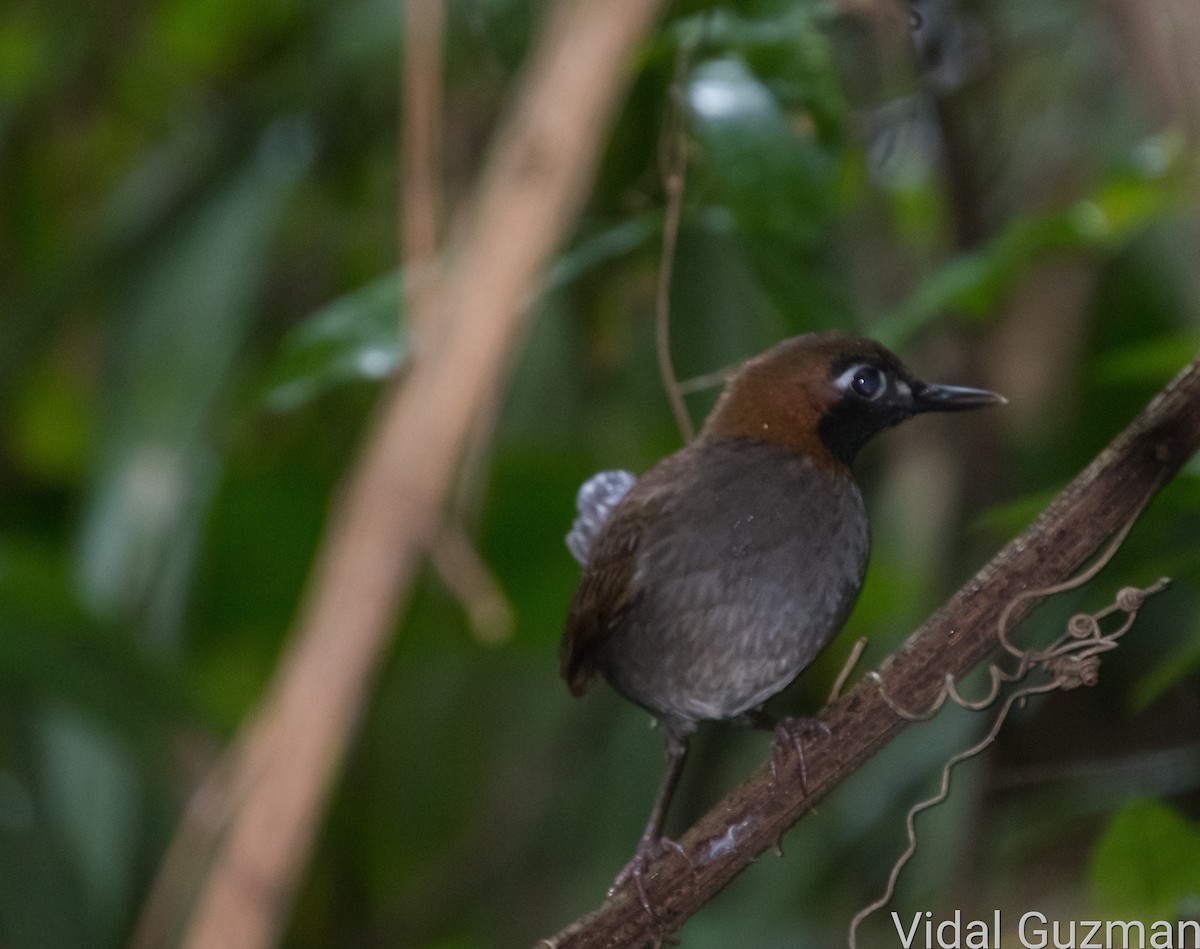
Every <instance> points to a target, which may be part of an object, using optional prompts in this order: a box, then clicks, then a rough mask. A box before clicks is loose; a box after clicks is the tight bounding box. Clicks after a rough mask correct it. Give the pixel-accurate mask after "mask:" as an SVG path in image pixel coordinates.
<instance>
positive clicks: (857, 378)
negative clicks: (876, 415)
mask: <svg viewBox="0 0 1200 949" xmlns="http://www.w3.org/2000/svg"><path fill="white" fill-rule="evenodd" d="M850 388H851V389H853V390H854V393H855V395H859V396H861V397H862V398H864V399H867V400H873V399H878V398H879V397H880V396H881V395H883V390H884V389H886V388H887V377H886V376H885V375H884V374H883V371H882V370H880V369H877V368H875V367H874V366H856V367H855V368H854V374H853V375H852V376H851V377H850Z"/></svg>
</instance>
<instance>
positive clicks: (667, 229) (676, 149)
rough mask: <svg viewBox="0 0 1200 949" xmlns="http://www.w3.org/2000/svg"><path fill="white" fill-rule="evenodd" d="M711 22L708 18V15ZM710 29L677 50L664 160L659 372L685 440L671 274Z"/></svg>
mask: <svg viewBox="0 0 1200 949" xmlns="http://www.w3.org/2000/svg"><path fill="white" fill-rule="evenodd" d="M705 22H706V24H707V20H706V21H705ZM704 33H705V31H704V30H701V31H700V32H699V33H697V35H696V37H695V39H694V40H693V41H692V42H691V43H689V44H687V45H686V46H680V47H679V49H678V50H677V51H676V53H675V72H674V75H673V77H672V79H671V95H670V103H669V105H668V108H667V117H666V121H665V122H664V123H663V132H662V137H661V140H660V149H659V160H660V164H661V166H662V168H661V174H662V181H663V190H665V191H666V194H667V207H666V213H665V214H664V216H663V236H662V256H661V259H660V261H659V265H658V283H657V285H656V287H655V293H654V348H655V352H656V354H657V356H658V374H659V376H660V377H661V379H662V386H663V391H664V392H665V393H666V395H667V401H668V402H669V403H670V404H671V411H672V412H673V413H674V415H675V421H676V423H677V424H678V425H679V432H680V434H681V435H682V436H683V440H684V441H685V442H690V441H691V440H692V438H693V437H694V436H695V434H696V428H695V426H694V425H693V423H692V417H691V415H690V414H688V409H687V403H686V402H685V401H684V399H683V390H682V389H681V388H680V385H679V379H678V378H677V377H676V375H675V363H674V360H673V359H672V357H671V276H672V274H673V273H674V270H675V250H676V246H677V245H678V243H679V225H680V222H681V220H682V218H683V194H684V189H685V187H686V183H687V163H688V156H687V132H686V129H685V127H684V109H685V108H686V102H685V91H684V83H685V81H686V79H687V70H688V65H689V63H690V62H691V58H692V54H693V53H694V52H695V49H696V47H697V46H698V45H699V44H700V41H701V39H702V38H703V36H704Z"/></svg>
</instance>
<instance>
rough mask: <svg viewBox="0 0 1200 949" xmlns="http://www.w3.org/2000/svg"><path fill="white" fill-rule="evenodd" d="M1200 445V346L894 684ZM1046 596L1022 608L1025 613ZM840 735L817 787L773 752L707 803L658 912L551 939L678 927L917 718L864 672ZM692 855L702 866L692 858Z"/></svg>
mask: <svg viewBox="0 0 1200 949" xmlns="http://www.w3.org/2000/svg"><path fill="white" fill-rule="evenodd" d="M1198 448H1200V357H1197V358H1196V359H1195V360H1194V361H1193V362H1192V363H1191V364H1189V365H1188V366H1187V367H1186V368H1185V369H1184V370H1183V371H1182V372H1181V373H1180V374H1179V375H1178V376H1176V378H1175V379H1174V380H1173V381H1172V382H1171V383H1170V384H1169V385H1168V386H1167V387H1166V388H1165V389H1164V390H1163V391H1162V392H1160V393H1159V394H1158V395H1157V396H1156V397H1155V398H1154V399H1153V400H1152V401H1151V402H1150V404H1149V405H1147V406H1146V408H1145V409H1144V410H1143V411H1142V413H1141V414H1140V415H1139V416H1138V417H1137V418H1136V419H1134V421H1133V422H1132V423H1131V424H1130V425H1129V427H1128V428H1126V429H1125V431H1124V432H1122V433H1121V434H1120V435H1118V436H1117V437H1116V438H1115V439H1114V440H1113V441H1112V442H1111V443H1110V444H1109V446H1108V447H1107V448H1105V449H1104V451H1102V452H1101V453H1100V455H1099V456H1098V457H1097V458H1096V460H1095V461H1093V462H1092V463H1091V464H1090V465H1089V466H1088V467H1087V468H1086V469H1084V471H1083V472H1082V473H1080V474H1079V475H1078V476H1077V477H1076V478H1075V480H1074V481H1072V482H1071V483H1070V484H1069V485H1067V487H1066V488H1064V489H1063V491H1062V492H1061V493H1060V494H1059V495H1058V497H1056V498H1055V499H1054V501H1053V502H1051V504H1050V506H1049V507H1047V508H1046V510H1045V511H1043V512H1042V515H1041V516H1040V517H1039V518H1038V519H1037V521H1035V522H1034V523H1033V524H1032V525H1031V526H1030V527H1029V528H1027V529H1026V530H1025V532H1024V533H1022V534H1021V535H1019V536H1018V537H1017V538H1016V539H1014V540H1013V541H1011V542H1010V543H1009V544H1008V546H1006V547H1005V548H1004V549H1003V550H1001V551H1000V552H999V553H998V554H997V555H996V556H995V557H994V558H992V561H991V562H990V563H989V564H987V566H985V567H984V568H983V569H982V570H980V571H979V573H977V574H976V575H975V577H974V578H973V579H972V580H971V581H970V582H968V583H967V584H966V586H964V587H963V588H962V589H961V590H959V591H958V592H957V593H956V594H955V595H954V596H953V597H951V599H950V600H949V601H948V602H947V603H946V604H945V606H943V607H942V608H941V609H940V610H938V612H937V613H935V614H934V615H933V616H932V617H930V618H929V620H928V621H927V622H926V623H925V624H924V625H923V626H922V627H921V628H920V629H918V630H917V631H916V632H915V633H913V635H912V636H911V637H909V639H908V640H907V641H906V642H905V643H904V644H903V645H902V646H901V647H900V648H899V649H898V650H897V651H896V652H895V653H893V654H892V655H891V656H890V657H888V659H887V660H885V661H884V663H883V665H882V666H881V667H880V669H879V675H880V677H881V679H882V681H883V684H884V687H885V688H886V691H887V693H888V695H890V696H892V697H893V698H895V699H897V700H899V701H901V702H902V703H903V704H904V705H905V706H906V707H908V708H918V709H919V708H926V707H928V706H929V705H930V703H931V702H932V701H933V700H934V699H935V698H936V697H937V695H938V693H939V692H940V691H941V689H942V687H943V684H944V682H945V678H946V675H947V674H950V675H952V676H954V677H955V678H957V677H959V676H962V675H963V674H965V673H966V672H968V671H969V670H970V669H972V668H973V667H974V666H975V665H976V664H977V663H979V662H980V661H981V660H982V659H983V658H984V657H986V656H987V655H988V654H990V653H991V652H992V651H993V650H994V649H995V648H996V646H997V639H996V631H997V627H998V621H999V619H1000V616H1001V614H1002V613H1003V612H1004V610H1005V609H1006V607H1008V606H1009V605H1010V604H1011V603H1012V601H1013V600H1014V598H1016V597H1018V595H1019V594H1021V593H1022V592H1024V591H1028V590H1033V589H1040V588H1043V587H1047V586H1050V585H1052V584H1055V583H1057V582H1060V581H1062V580H1063V579H1065V578H1066V577H1067V576H1069V575H1070V574H1071V573H1072V572H1073V571H1074V570H1075V569H1076V568H1077V567H1078V566H1079V565H1080V564H1081V563H1082V562H1083V561H1085V560H1086V559H1087V558H1088V557H1089V556H1091V555H1092V554H1093V553H1095V552H1096V551H1097V550H1098V549H1099V547H1100V546H1101V544H1103V543H1104V541H1105V540H1106V539H1107V538H1108V537H1110V536H1111V535H1112V534H1113V533H1114V532H1115V531H1116V530H1118V529H1119V528H1120V527H1121V526H1122V525H1123V524H1124V523H1125V522H1127V521H1128V520H1129V519H1131V518H1132V517H1134V516H1136V514H1137V513H1138V511H1139V510H1140V509H1141V507H1142V506H1143V505H1144V504H1145V503H1146V502H1147V501H1148V500H1149V499H1150V498H1151V497H1153V496H1154V495H1155V494H1156V493H1157V492H1158V490H1159V489H1160V488H1161V487H1162V486H1163V485H1164V484H1166V483H1167V482H1168V481H1169V480H1170V479H1171V478H1172V477H1174V476H1175V475H1176V474H1177V473H1178V472H1179V470H1180V468H1182V467H1183V465H1184V464H1185V463H1186V462H1187V460H1188V459H1189V458H1190V457H1191V456H1192V455H1193V454H1194V453H1195V452H1196V450H1197V449H1198ZM1035 603H1036V600H1035V599H1033V598H1026V599H1024V600H1022V601H1020V602H1018V603H1017V604H1016V605H1015V606H1014V607H1013V608H1012V610H1011V613H1010V617H1009V619H1010V620H1011V621H1012V622H1016V621H1017V620H1019V619H1020V618H1021V617H1022V616H1024V615H1025V614H1027V613H1028V612H1029V611H1030V610H1031V609H1032V608H1033V606H1034V605H1035ZM821 718H822V720H823V721H824V722H825V723H826V724H827V725H828V726H829V732H828V734H827V735H821V734H818V735H816V736H815V737H814V738H813V740H812V742H811V744H809V745H806V747H805V757H806V763H807V765H808V793H807V795H806V794H805V793H804V792H803V791H801V789H800V788H799V786H798V785H796V784H786V785H777V784H776V783H775V781H774V780H773V779H772V777H771V769H770V767H769V766H768V765H767V764H764V765H761V766H759V768H758V769H757V770H756V771H755V772H754V773H753V774H752V775H751V776H750V778H749V780H748V781H747V782H746V783H745V784H743V785H742V786H741V787H740V788H738V789H737V790H735V791H733V792H732V793H731V794H729V795H728V796H727V797H726V798H725V799H724V800H723V801H721V802H720V803H719V804H717V805H716V806H715V807H714V808H713V809H712V810H710V811H709V812H708V814H706V815H705V816H704V817H702V818H701V819H700V820H699V821H698V822H697V823H696V825H695V826H694V827H692V829H691V830H689V831H688V832H687V834H685V835H684V836H683V838H682V839H681V840H680V843H681V844H682V845H683V847H684V848H685V850H686V853H687V856H688V860H687V861H685V860H684V859H683V858H682V857H680V856H678V855H676V854H674V853H669V854H668V855H667V856H666V857H664V858H663V859H662V860H660V861H659V862H658V863H656V864H655V865H654V867H653V869H652V870H651V872H650V873H649V874H647V877H646V889H647V892H648V895H649V898H650V901H651V903H652V905H653V906H654V908H655V912H656V914H657V920H652V919H650V918H649V917H648V916H647V914H646V913H645V911H644V910H643V909H642V907H641V905H640V903H639V901H638V898H637V896H636V895H635V894H633V893H631V892H630V889H631V888H629V887H626V888H625V889H624V890H622V891H621V892H619V893H617V894H616V896H615V897H614V898H613V899H611V900H609V901H608V902H606V903H605V904H604V905H602V906H601V907H600V908H599V909H597V910H594V911H593V912H591V913H589V914H587V915H586V916H584V917H582V918H580V919H579V920H577V921H576V922H574V923H572V924H571V925H570V926H568V927H567V928H566V929H564V930H562V931H561V932H560V933H558V934H557V935H555V936H553V937H550V938H548V939H545V940H543V941H542V942H541V943H539V945H540V946H550V947H553V949H584V947H601V946H603V947H606V949H611V947H615V946H638V945H642V944H644V943H647V942H651V941H654V940H658V939H661V938H662V936H663V935H665V934H667V933H670V932H674V931H675V930H677V929H678V928H679V927H680V926H681V925H682V924H683V923H684V922H685V921H686V920H687V919H688V918H689V917H690V916H692V915H693V914H695V913H696V911H697V910H699V909H700V907H702V906H703V905H704V904H705V903H707V902H708V901H709V900H710V899H712V898H713V896H715V895H716V894H717V893H718V892H719V891H720V890H721V889H722V888H723V887H724V886H725V884H727V883H728V882H729V881H730V880H732V879H733V878H734V877H735V876H737V875H738V874H739V873H741V872H742V871H743V870H744V869H746V867H747V866H748V865H749V864H750V863H751V862H752V861H753V860H754V859H755V858H756V857H757V856H758V855H759V854H761V853H762V852H763V851H765V850H766V849H767V848H768V847H771V846H772V845H773V844H775V842H776V841H778V840H779V839H780V837H781V836H782V835H783V834H784V833H785V832H786V831H787V829H788V828H789V827H791V826H792V825H793V824H794V823H795V822H796V821H797V820H799V819H800V817H802V816H803V815H804V814H805V813H807V812H808V811H809V810H810V809H811V808H812V807H813V805H814V804H816V803H817V802H818V801H819V800H820V799H821V798H822V797H823V796H824V795H825V794H827V793H828V792H829V791H831V790H833V788H835V787H836V786H837V785H839V784H840V783H841V782H843V781H844V780H845V779H846V778H847V777H849V775H850V774H851V773H852V772H854V771H855V770H856V769H857V768H859V767H860V766H861V765H862V764H863V763H864V762H866V761H867V760H868V759H869V758H870V757H871V756H872V755H874V754H875V753H876V752H877V751H879V750H880V749H881V748H882V747H883V746H884V745H885V744H887V743H888V742H889V741H891V740H892V739H893V738H895V737H896V736H897V735H898V734H899V733H900V732H901V730H903V728H904V727H905V725H906V724H907V722H905V721H904V720H903V719H901V718H899V717H898V716H897V715H896V714H895V712H893V711H892V710H891V708H890V707H889V705H888V703H887V701H885V699H884V697H883V695H882V694H881V693H880V688H879V685H878V684H877V683H876V682H874V681H872V680H870V679H864V680H863V681H862V682H860V683H859V685H858V686H857V687H856V688H854V689H853V690H852V691H851V692H850V693H849V694H848V695H846V696H845V697H843V698H842V699H840V700H838V701H837V702H836V703H834V704H833V705H830V706H829V707H828V708H826V709H825V711H824V712H823V714H822V716H821ZM688 861H690V862H691V864H692V866H691V867H689V865H688Z"/></svg>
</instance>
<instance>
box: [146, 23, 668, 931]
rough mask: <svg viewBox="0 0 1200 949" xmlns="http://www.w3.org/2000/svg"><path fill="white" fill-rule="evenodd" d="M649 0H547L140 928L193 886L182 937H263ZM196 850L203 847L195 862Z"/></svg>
mask: <svg viewBox="0 0 1200 949" xmlns="http://www.w3.org/2000/svg"><path fill="white" fill-rule="evenodd" d="M661 5H662V0H607V2H605V3H594V2H591V0H559V2H557V3H555V4H553V5H552V7H551V9H550V11H549V12H550V16H549V18H548V20H547V25H546V28H545V32H544V35H543V37H542V38H541V41H540V42H539V43H538V44H537V45H536V47H535V50H534V53H533V54H532V55H531V57H530V62H529V64H528V66H527V67H526V69H525V71H524V74H523V77H522V79H521V81H520V83H519V86H518V87H517V88H516V89H515V90H514V93H515V94H514V97H513V98H512V100H511V108H510V112H509V114H508V116H507V118H506V121H505V122H504V124H503V125H502V126H501V127H500V129H499V131H498V133H497V136H496V141H495V144H494V147H493V148H492V151H491V156H490V158H489V161H488V164H487V166H486V169H485V173H484V175H483V177H482V179H481V181H480V183H479V186H478V188H477V189H476V193H475V195H474V200H473V201H472V202H471V203H470V205H468V206H467V207H466V209H465V213H464V214H463V216H462V218H461V220H459V221H458V222H457V224H458V226H457V227H456V228H455V231H454V234H455V238H454V239H453V240H452V242H451V245H450V247H449V250H448V253H447V259H448V265H447V269H446V271H445V272H444V273H442V274H439V275H438V279H437V281H436V283H435V285H434V286H432V287H431V288H430V290H429V296H428V298H427V305H428V307H429V311H430V314H431V319H430V320H429V326H428V330H429V331H428V332H427V333H422V335H421V338H420V340H419V345H418V351H417V352H416V354H415V356H414V359H413V360H412V363H411V366H410V367H409V369H408V371H407V375H406V377H405V378H404V379H403V380H402V382H401V383H399V384H398V385H397V386H396V387H395V388H394V390H393V391H392V392H391V393H390V394H389V397H388V398H387V399H386V400H385V402H384V404H383V405H382V406H381V411H380V414H379V416H378V418H377V419H376V424H375V425H374V427H373V429H372V431H371V432H370V434H369V437H368V440H367V442H366V444H365V445H364V448H363V452H362V455H361V457H360V458H359V460H358V463H357V465H356V466H355V468H354V470H353V471H352V472H351V474H350V477H349V479H348V481H347V484H346V488H345V493H344V496H343V497H342V498H341V499H340V503H339V504H338V505H337V510H336V513H335V516H334V518H333V519H332V521H331V524H330V527H329V530H328V532H327V535H326V537H325V539H324V542H323V546H322V550H321V552H320V555H319V557H318V562H317V565H316V567H315V570H314V574H313V578H312V581H311V584H310V587H309V590H308V593H307V598H306V602H305V604H304V610H303V612H302V614H301V616H300V617H299V619H298V621H297V626H296V629H295V630H294V632H293V636H292V639H291V640H290V642H289V645H288V648H287V650H286V653H285V655H284V657H283V659H282V661H281V663H280V665H279V668H278V670H277V671H276V674H275V676H274V679H273V681H272V682H271V685H270V688H269V689H268V693H267V695H266V697H265V699H264V702H263V705H262V708H261V709H260V710H259V711H258V713H257V714H256V715H255V716H253V718H252V719H251V721H250V722H249V723H248V724H247V726H246V727H245V729H244V731H243V734H242V735H241V737H240V738H239V741H238V743H237V745H236V747H235V748H234V749H233V752H232V755H231V757H230V758H229V759H228V760H226V761H225V762H222V765H221V767H220V769H219V770H218V771H216V772H214V775H213V777H212V778H211V779H210V780H209V781H207V782H206V783H205V785H204V786H203V787H202V788H201V790H200V792H199V793H198V794H197V795H196V800H195V801H194V802H193V805H192V807H191V808H190V810H189V814H188V816H187V817H186V818H185V820H184V823H183V826H182V828H181V831H180V836H179V838H178V839H180V840H183V841H185V843H186V844H187V846H184V847H181V848H179V849H178V850H176V849H175V848H173V850H172V852H173V853H175V852H178V853H181V854H183V855H184V857H190V859H188V860H186V861H185V862H186V863H187V867H185V868H184V869H185V870H187V871H189V872H186V873H180V874H174V875H173V874H171V873H166V874H165V876H164V879H165V880H167V883H168V884H169V885H166V889H163V890H159V889H157V888H156V896H154V897H152V898H151V900H150V901H149V903H148V909H147V911H146V915H145V916H144V917H143V925H142V926H141V927H140V928H139V934H138V936H137V937H136V938H137V940H138V944H139V945H146V946H160V945H165V944H173V943H174V941H175V940H174V939H172V938H171V936H172V935H173V933H172V930H173V929H175V928H176V925H177V917H178V916H179V915H180V914H181V913H182V912H183V911H184V908H185V907H189V906H190V904H192V903H193V902H194V909H193V911H192V913H191V919H190V921H189V923H188V925H187V927H186V930H185V932H184V934H183V938H182V944H183V945H185V946H187V947H188V949H264V947H266V946H268V945H270V944H272V943H274V942H275V941H276V940H277V937H278V934H279V932H280V930H281V928H282V925H283V922H284V920H285V919H286V914H287V911H288V908H289V906H290V903H291V899H292V896H293V894H294V893H295V889H296V886H297V883H298V880H299V877H300V874H301V872H302V871H303V869H304V867H305V864H306V862H307V858H308V855H309V852H310V850H311V847H312V841H313V838H314V835H315V830H316V827H317V826H318V823H319V821H320V817H321V814H322V811H323V809H324V806H325V802H326V800H327V798H328V795H329V790H330V787H331V785H332V783H333V781H334V779H335V778H336V775H337V772H338V770H339V766H340V762H341V759H342V757H343V754H344V750H345V748H346V745H347V743H348V742H349V741H350V739H351V737H352V735H353V731H354V725H355V722H356V720H357V718H358V716H359V714H360V713H361V711H362V709H363V707H364V705H365V702H366V699H367V696H368V695H369V692H370V688H371V684H372V681H373V677H374V673H375V670H376V668H377V667H378V664H379V661H380V658H381V657H382V655H383V652H384V649H385V647H386V646H387V644H388V641H389V638H390V632H391V628H392V624H393V618H394V615H395V611H396V609H397V607H398V606H399V604H400V603H401V602H402V601H403V598H404V596H405V594H406V592H407V589H408V587H409V585H410V584H411V582H412V580H413V577H414V575H415V573H416V570H417V567H418V566H419V564H420V562H421V558H422V556H423V555H424V554H425V552H426V550H427V549H428V546H429V544H430V543H431V542H432V541H433V540H434V539H435V538H436V536H437V533H438V530H439V527H440V519H441V511H442V508H443V505H444V503H445V501H446V497H447V494H448V491H449V486H450V484H451V482H452V479H453V475H454V473H455V469H456V467H457V464H458V462H459V459H460V456H461V453H462V450H463V446H464V444H465V442H466V439H467V436H468V433H469V431H470V429H471V424H472V420H473V419H475V418H476V417H478V415H479V414H480V413H481V412H483V411H485V410H486V409H487V407H488V406H489V405H491V404H492V403H493V402H494V401H495V400H496V398H497V390H498V389H499V387H500V385H501V382H502V379H503V377H504V374H505V367H506V364H507V361H508V358H509V355H510V354H511V352H512V351H513V349H514V342H515V339H516V338H517V336H518V334H519V332H520V330H521V328H522V327H523V325H524V318H523V317H524V314H525V312H526V310H527V308H528V304H529V301H530V299H531V298H532V297H533V295H534V291H535V289H536V285H537V281H538V276H539V274H540V272H541V271H542V269H543V268H544V266H545V264H546V261H547V260H548V258H549V256H550V255H551V253H552V252H553V251H554V249H555V247H556V246H557V245H558V243H559V241H560V240H561V239H562V236H563V235H564V234H565V233H566V231H567V229H568V227H569V226H570V224H571V223H572V222H573V220H574V218H575V216H576V213H577V212H578V209H579V208H580V206H581V205H582V203H583V200H584V199H585V198H586V196H587V194H588V192H589V190H590V181H591V178H592V174H593V171H594V169H595V166H596V164H597V161H598V156H599V153H600V147H601V144H602V141H603V138H604V135H605V133H606V131H607V129H608V127H609V125H610V123H611V121H612V117H613V115H614V112H615V110H616V107H617V104H618V103H619V101H620V99H621V95H622V92H623V91H624V89H625V87H626V85H627V83H628V81H629V79H630V69H629V65H630V59H631V56H632V54H633V51H634V50H635V48H636V46H637V44H638V43H639V42H640V41H641V39H642V37H643V36H644V35H645V33H646V31H647V30H648V29H649V28H650V26H651V24H652V22H653V20H654V18H655V15H656V13H657V12H658V10H659V8H660V7H661ZM193 831H195V832H194V833H193ZM210 852H211V856H212V863H211V866H208V867H205V868H204V870H203V871H202V874H193V873H191V872H190V871H191V870H192V869H193V868H194V867H195V866H196V865H197V864H199V865H201V866H203V865H204V864H203V861H204V860H206V859H207V858H208V856H209V853H210ZM167 863H168V865H169V866H168V870H170V865H171V863H172V861H171V860H168V861H167ZM199 875H203V879H202V881H201V882H200V885H199V892H198V894H197V895H196V896H195V899H194V901H193V899H192V897H193V893H192V892H191V888H192V886H193V882H194V881H193V879H192V877H193V876H199Z"/></svg>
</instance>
